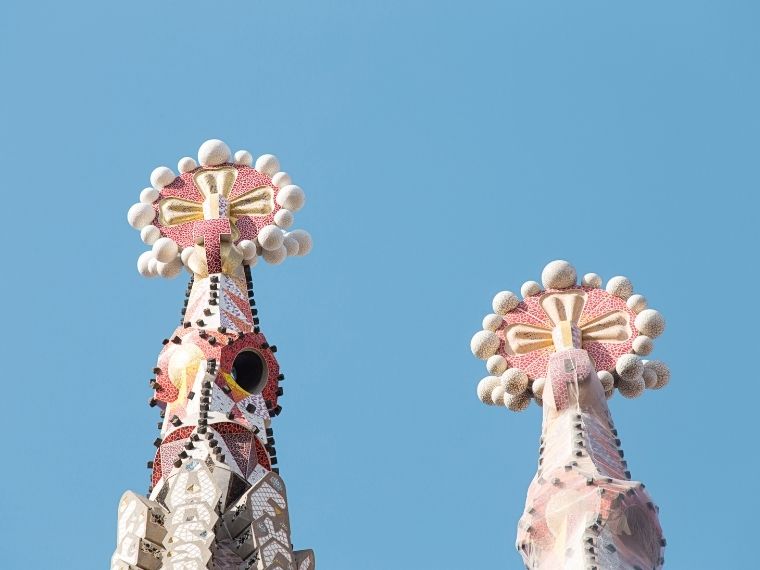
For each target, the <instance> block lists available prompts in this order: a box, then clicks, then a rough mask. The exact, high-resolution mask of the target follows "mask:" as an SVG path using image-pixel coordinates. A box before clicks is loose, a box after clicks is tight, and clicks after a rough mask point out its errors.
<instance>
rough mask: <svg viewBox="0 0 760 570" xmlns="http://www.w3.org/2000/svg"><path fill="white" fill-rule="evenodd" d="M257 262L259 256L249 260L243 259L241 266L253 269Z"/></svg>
mask: <svg viewBox="0 0 760 570" xmlns="http://www.w3.org/2000/svg"><path fill="white" fill-rule="evenodd" d="M258 262H259V256H258V255H255V256H254V257H252V258H251V259H244V260H243V264H244V265H247V266H248V267H254V266H255V265H256V264H257V263H258Z"/></svg>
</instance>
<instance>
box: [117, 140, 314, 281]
mask: <svg viewBox="0 0 760 570" xmlns="http://www.w3.org/2000/svg"><path fill="white" fill-rule="evenodd" d="M232 160H233V157H232V153H231V152H230V149H229V147H228V146H227V145H226V144H224V143H223V142H222V141H220V140H216V139H212V140H208V141H206V142H205V143H203V144H202V145H201V147H200V148H199V149H198V162H197V163H196V161H195V160H193V159H192V158H190V157H185V158H183V159H181V160H180V161H179V164H178V169H179V172H180V174H179V176H177V175H176V174H175V173H174V172H173V171H172V170H171V169H170V168H167V167H166V166H159V167H158V168H156V169H155V170H153V172H152V173H151V175H150V183H151V187H150V188H146V189H145V190H143V191H142V192H141V193H140V202H138V203H137V204H135V205H133V206H132V207H131V208H130V209H129V212H128V213H127V219H128V221H129V224H130V225H131V226H132V227H133V228H135V229H138V230H140V237H141V238H142V240H143V242H145V243H146V244H147V245H150V246H152V249H151V250H150V251H146V252H145V253H143V254H142V255H140V257H139V258H138V260H137V270H138V271H139V272H140V274H141V275H143V276H145V277H155V276H156V275H160V276H161V277H169V278H171V277H175V276H176V275H177V274H179V272H180V270H181V268H182V265H183V264H184V265H185V266H186V267H187V268H188V270H190V271H191V272H192V273H194V274H195V275H197V276H199V277H205V276H207V275H208V274H209V273H225V274H228V275H232V274H234V273H235V271H236V270H237V268H238V267H239V266H240V265H242V264H245V265H248V266H253V265H255V264H256V262H257V260H258V257H259V256H261V257H263V258H264V261H266V262H267V263H271V264H279V263H282V262H283V261H284V260H285V259H286V258H287V257H293V256H303V255H306V254H307V253H309V251H311V245H312V242H311V236H310V235H309V234H308V233H307V232H305V231H303V230H295V231H287V230H289V228H290V227H291V226H292V225H293V220H294V213H295V212H297V211H298V210H300V209H301V208H302V207H303V205H304V201H305V197H304V193H303V190H301V188H300V187H299V186H296V185H295V184H293V183H292V181H291V179H290V175H289V174H288V173H287V172H281V171H280V163H279V161H278V160H277V158H276V157H275V156H273V155H271V154H264V155H262V156H260V157H259V158H258V159H257V160H256V164H255V166H254V167H252V166H251V165H252V164H253V157H252V156H251V153H249V152H248V151H245V150H240V151H237V152H236V153H235V156H234V162H232ZM199 164H200V166H199Z"/></svg>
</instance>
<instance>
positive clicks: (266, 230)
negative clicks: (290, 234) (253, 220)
mask: <svg viewBox="0 0 760 570" xmlns="http://www.w3.org/2000/svg"><path fill="white" fill-rule="evenodd" d="M257 239H258V240H259V243H260V244H261V247H262V248H264V250H265V251H274V250H276V249H280V248H281V247H282V242H283V240H284V239H285V235H284V234H283V233H282V230H281V229H280V228H278V227H277V226H274V225H271V224H270V225H268V226H264V227H263V228H261V229H260V230H259V235H258V238H257Z"/></svg>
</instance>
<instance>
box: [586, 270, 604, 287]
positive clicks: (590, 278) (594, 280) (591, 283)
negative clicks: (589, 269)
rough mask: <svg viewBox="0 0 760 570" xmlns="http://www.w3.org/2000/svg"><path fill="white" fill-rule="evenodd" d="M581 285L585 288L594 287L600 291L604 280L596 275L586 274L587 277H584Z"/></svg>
mask: <svg viewBox="0 0 760 570" xmlns="http://www.w3.org/2000/svg"><path fill="white" fill-rule="evenodd" d="M581 284H582V285H583V286H584V287H593V288H594V289H598V288H599V287H601V286H602V278H601V277H599V276H598V275H597V274H596V273H586V275H584V276H583V279H582V280H581Z"/></svg>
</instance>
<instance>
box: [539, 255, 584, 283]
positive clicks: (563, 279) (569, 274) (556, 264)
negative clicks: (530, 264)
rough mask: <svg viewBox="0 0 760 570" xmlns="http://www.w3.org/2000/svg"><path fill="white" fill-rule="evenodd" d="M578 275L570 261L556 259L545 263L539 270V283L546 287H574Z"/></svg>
mask: <svg viewBox="0 0 760 570" xmlns="http://www.w3.org/2000/svg"><path fill="white" fill-rule="evenodd" d="M577 278H578V275H577V274H576V272H575V267H573V266H572V265H571V264H570V262H568V261H565V260H564V259H557V260H555V261H551V262H549V263H547V264H546V267H544V270H543V271H542V272H541V283H543V284H544V288H546V289H567V288H568V287H574V286H575V283H576V280H577Z"/></svg>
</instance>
